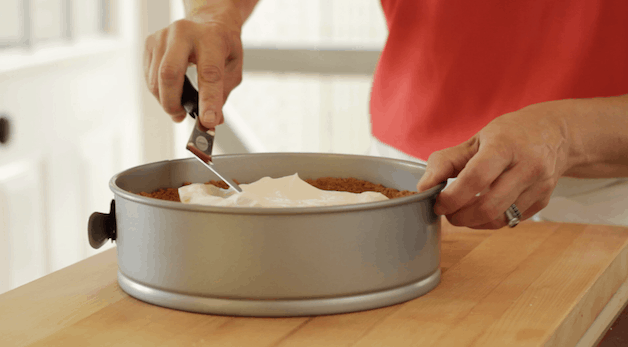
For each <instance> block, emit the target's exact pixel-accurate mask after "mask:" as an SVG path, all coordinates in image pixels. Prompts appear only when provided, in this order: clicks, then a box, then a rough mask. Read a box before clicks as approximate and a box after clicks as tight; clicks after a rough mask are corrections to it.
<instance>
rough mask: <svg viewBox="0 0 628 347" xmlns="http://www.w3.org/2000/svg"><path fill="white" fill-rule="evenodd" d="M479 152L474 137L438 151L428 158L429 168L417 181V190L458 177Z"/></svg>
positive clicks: (421, 190)
mask: <svg viewBox="0 0 628 347" xmlns="http://www.w3.org/2000/svg"><path fill="white" fill-rule="evenodd" d="M476 152H477V141H475V140H474V138H472V139H470V140H469V141H466V142H464V143H462V144H460V145H457V146H454V147H450V148H446V149H443V150H440V151H436V152H434V153H432V154H431V155H430V157H429V158H428V160H427V168H426V169H425V173H424V174H423V176H421V179H420V180H419V183H417V185H416V188H417V191H419V192H423V191H426V190H428V189H430V188H432V187H434V186H436V185H438V184H439V183H441V182H444V181H446V180H447V179H448V178H453V177H457V176H458V174H459V173H460V171H462V169H464V167H465V166H466V165H467V162H468V161H469V160H471V158H472V157H473V155H474V154H475V153H476Z"/></svg>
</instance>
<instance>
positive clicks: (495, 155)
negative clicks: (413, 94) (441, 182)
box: [434, 145, 512, 215]
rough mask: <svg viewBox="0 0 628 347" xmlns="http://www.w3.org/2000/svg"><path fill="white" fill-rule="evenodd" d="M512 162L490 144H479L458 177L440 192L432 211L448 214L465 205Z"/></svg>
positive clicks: (509, 157) (508, 156) (507, 156)
mask: <svg viewBox="0 0 628 347" xmlns="http://www.w3.org/2000/svg"><path fill="white" fill-rule="evenodd" d="M511 162H512V156H510V155H507V154H505V153H503V151H500V150H498V149H496V148H494V147H492V146H490V145H486V146H482V145H480V147H479V149H478V152H477V154H475V155H474V156H473V157H472V158H471V159H470V160H469V161H468V163H467V165H466V166H465V167H464V169H462V171H461V172H460V174H459V175H458V178H457V179H456V180H455V181H453V182H451V184H450V185H449V186H448V187H447V188H445V190H443V191H442V192H441V193H440V199H438V201H437V203H436V204H435V206H434V212H435V213H436V214H441V215H450V214H453V213H454V212H456V211H458V210H459V209H461V208H462V207H463V206H465V205H467V204H468V203H469V201H470V200H471V199H473V197H474V196H476V195H477V194H479V193H481V192H484V191H485V190H486V189H487V188H488V187H489V186H490V185H491V184H492V183H493V182H494V181H495V180H496V179H497V178H498V177H499V176H500V175H501V174H502V173H503V172H504V171H505V170H506V169H508V167H509V165H510V164H511Z"/></svg>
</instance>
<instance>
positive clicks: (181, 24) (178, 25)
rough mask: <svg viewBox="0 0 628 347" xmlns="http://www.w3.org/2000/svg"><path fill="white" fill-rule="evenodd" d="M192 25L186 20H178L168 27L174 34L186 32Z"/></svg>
mask: <svg viewBox="0 0 628 347" xmlns="http://www.w3.org/2000/svg"><path fill="white" fill-rule="evenodd" d="M192 24H193V23H192V22H191V21H190V20H188V19H179V20H176V21H174V22H172V24H170V27H171V28H172V30H174V31H175V32H178V31H187V30H190V29H191V25H192Z"/></svg>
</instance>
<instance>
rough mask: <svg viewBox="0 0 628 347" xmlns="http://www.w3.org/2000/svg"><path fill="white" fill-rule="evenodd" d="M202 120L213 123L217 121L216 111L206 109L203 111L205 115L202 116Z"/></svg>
mask: <svg viewBox="0 0 628 347" xmlns="http://www.w3.org/2000/svg"><path fill="white" fill-rule="evenodd" d="M201 120H202V121H203V123H205V124H208V123H209V124H212V125H213V124H214V122H215V121H216V113H215V112H214V111H205V113H203V117H201Z"/></svg>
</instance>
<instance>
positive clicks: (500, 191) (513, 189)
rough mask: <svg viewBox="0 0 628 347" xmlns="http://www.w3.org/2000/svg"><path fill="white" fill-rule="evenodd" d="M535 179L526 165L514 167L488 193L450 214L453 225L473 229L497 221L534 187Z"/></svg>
mask: <svg viewBox="0 0 628 347" xmlns="http://www.w3.org/2000/svg"><path fill="white" fill-rule="evenodd" d="M535 179H536V178H535V177H533V175H532V174H531V173H530V172H529V170H528V168H527V166H526V165H517V166H515V167H513V168H512V169H510V170H508V171H506V172H504V173H503V174H502V175H500V176H499V177H498V178H497V179H496V180H495V181H494V182H493V184H491V185H490V187H489V189H488V191H487V192H486V193H483V194H481V195H480V196H478V198H477V199H476V200H475V201H473V203H468V204H467V205H465V206H464V207H462V208H461V209H460V210H458V211H456V212H454V213H453V214H450V218H451V222H452V224H454V225H457V226H468V227H473V226H476V225H482V224H485V223H489V222H490V221H492V220H495V219H496V218H498V217H499V216H500V215H501V214H502V213H504V211H506V209H508V207H510V205H511V204H512V202H513V201H515V200H516V199H517V197H519V195H521V193H522V192H523V191H525V190H526V189H528V188H529V187H530V186H532V184H533V183H534V180H535ZM525 207H526V208H527V206H525Z"/></svg>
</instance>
